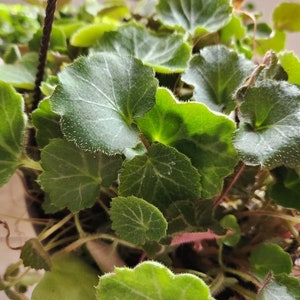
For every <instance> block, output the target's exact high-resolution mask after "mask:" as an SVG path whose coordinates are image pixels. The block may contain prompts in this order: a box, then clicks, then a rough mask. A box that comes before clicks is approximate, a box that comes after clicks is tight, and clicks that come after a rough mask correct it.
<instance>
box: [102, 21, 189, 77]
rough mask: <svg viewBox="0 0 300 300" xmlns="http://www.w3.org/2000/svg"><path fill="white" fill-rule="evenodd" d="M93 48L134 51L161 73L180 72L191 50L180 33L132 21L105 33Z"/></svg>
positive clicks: (138, 56) (135, 54)
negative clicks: (115, 30)
mask: <svg viewBox="0 0 300 300" xmlns="http://www.w3.org/2000/svg"><path fill="white" fill-rule="evenodd" d="M141 41H142V42H141ZM96 50H97V51H104V52H116V53H118V54H120V55H121V56H126V55H133V56H135V57H137V58H139V59H141V60H142V61H143V63H144V64H146V65H149V66H151V67H153V68H154V69H155V70H156V71H157V72H161V73H172V72H182V71H183V70H184V69H185V68H186V67H187V65H188V60H189V58H190V53H191V48H190V46H189V45H188V44H187V43H184V42H183V38H182V36H181V35H177V34H170V33H161V34H155V33H152V32H150V31H148V30H146V29H145V28H144V27H142V26H139V25H137V24H134V23H131V24H129V25H125V26H123V27H121V28H119V30H118V31H117V32H109V33H106V34H104V36H103V37H102V38H101V40H100V41H99V45H98V46H97V47H96Z"/></svg>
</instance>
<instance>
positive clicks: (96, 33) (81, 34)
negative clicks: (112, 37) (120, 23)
mask: <svg viewBox="0 0 300 300" xmlns="http://www.w3.org/2000/svg"><path fill="white" fill-rule="evenodd" d="M116 28H117V25H116V24H115V22H107V23H106V22H103V23H96V24H88V25H84V26H83V27H81V28H80V29H78V30H77V31H75V32H74V34H73V35H72V36H71V39H70V44H71V45H72V46H76V47H90V46H92V45H94V44H95V43H96V41H97V40H98V39H99V38H100V37H101V36H102V35H103V34H104V33H105V32H107V31H112V30H115V29H116Z"/></svg>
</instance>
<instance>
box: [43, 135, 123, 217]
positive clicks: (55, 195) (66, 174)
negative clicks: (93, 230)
mask: <svg viewBox="0 0 300 300" xmlns="http://www.w3.org/2000/svg"><path fill="white" fill-rule="evenodd" d="M41 163H42V167H43V169H44V171H43V173H42V174H41V175H40V176H39V180H40V183H41V186H42V188H43V189H44V190H45V191H46V192H48V193H49V196H50V200H51V202H52V203H53V205H54V206H56V207H58V208H61V209H63V208H65V207H67V208H69V209H70V210H71V211H72V212H77V211H79V210H81V209H83V208H86V207H91V206H92V205H93V204H94V203H95V200H96V198H97V196H98V194H99V192H100V187H101V186H109V185H110V184H111V183H112V181H113V180H115V179H116V178H117V172H118V171H119V169H120V167H121V160H120V158H118V157H116V158H115V157H107V156H106V155H104V154H102V153H95V154H92V153H89V152H84V151H82V150H81V149H79V148H77V147H76V146H75V145H74V144H73V143H71V142H67V141H65V140H62V139H54V140H51V141H50V143H49V145H48V146H46V147H45V148H44V149H43V150H42V154H41Z"/></svg>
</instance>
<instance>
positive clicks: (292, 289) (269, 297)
mask: <svg viewBox="0 0 300 300" xmlns="http://www.w3.org/2000/svg"><path fill="white" fill-rule="evenodd" d="M282 299H284V300H300V284H299V280H298V279H297V278H295V277H290V276H288V275H286V274H280V275H275V276H274V278H272V279H271V280H270V281H269V282H268V283H267V284H266V285H265V286H264V288H263V289H262V290H261V291H260V293H259V295H258V298H257V300H282Z"/></svg>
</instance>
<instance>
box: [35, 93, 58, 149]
mask: <svg viewBox="0 0 300 300" xmlns="http://www.w3.org/2000/svg"><path fill="white" fill-rule="evenodd" d="M32 122H33V125H34V126H35V128H36V129H37V132H36V140H37V142H38V145H39V146H40V147H41V148H43V147H45V146H46V145H48V144H49V141H50V140H51V139H54V138H62V133H61V130H60V124H59V116H58V115H57V114H56V113H54V112H53V111H52V110H51V107H50V102H49V98H48V99H45V100H43V101H41V102H40V103H39V106H38V108H37V109H36V110H35V111H34V112H33V113H32Z"/></svg>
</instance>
